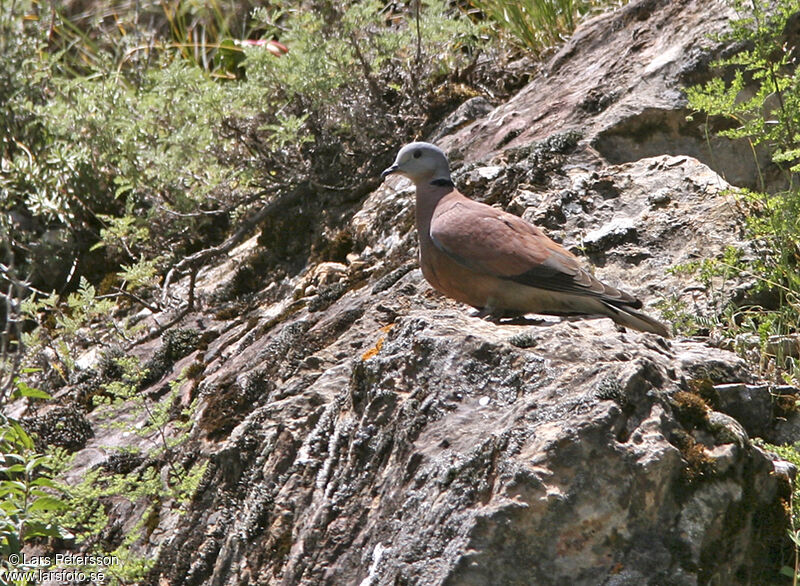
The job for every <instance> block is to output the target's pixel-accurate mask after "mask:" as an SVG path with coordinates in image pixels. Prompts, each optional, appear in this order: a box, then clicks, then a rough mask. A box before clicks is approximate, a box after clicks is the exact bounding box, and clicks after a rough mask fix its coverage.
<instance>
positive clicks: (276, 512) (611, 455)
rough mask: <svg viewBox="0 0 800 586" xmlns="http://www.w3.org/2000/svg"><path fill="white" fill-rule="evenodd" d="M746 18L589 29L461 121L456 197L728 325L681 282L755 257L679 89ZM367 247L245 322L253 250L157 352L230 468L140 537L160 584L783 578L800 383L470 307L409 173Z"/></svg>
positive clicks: (655, 12) (197, 444) (696, 9)
mask: <svg viewBox="0 0 800 586" xmlns="http://www.w3.org/2000/svg"><path fill="white" fill-rule="evenodd" d="M725 16H726V15H725V14H724V12H723V11H722V10H721V5H720V4H717V3H708V2H702V1H681V2H666V1H654V0H639V1H634V2H631V3H630V4H629V5H628V6H626V7H625V8H623V9H620V10H618V11H616V12H614V13H613V14H610V15H605V16H601V17H598V18H597V19H595V20H593V21H591V22H590V23H588V24H586V25H585V26H584V27H583V28H582V29H581V30H579V31H578V33H577V34H576V37H575V39H573V40H572V41H571V42H570V43H568V44H567V45H566V46H565V47H564V48H563V49H562V50H561V51H560V52H559V53H558V54H557V55H556V56H555V57H554V58H553V59H552V60H551V62H550V63H549V66H548V68H547V75H543V76H541V77H539V78H537V79H536V80H535V81H533V82H532V83H531V84H530V85H529V86H528V87H527V88H525V89H524V90H523V91H522V92H521V93H520V94H519V95H518V96H516V97H515V98H513V99H512V100H511V101H509V102H508V103H506V104H503V105H500V106H499V107H497V108H495V109H494V110H492V111H491V112H488V113H487V112H486V104H485V103H484V102H481V101H478V102H473V103H472V104H471V105H469V106H468V107H465V108H464V109H463V110H462V111H460V112H459V113H457V115H454V117H452V119H449V120H447V121H445V123H443V125H442V126H441V127H440V129H439V131H438V132H439V133H440V135H441V137H442V140H441V144H443V145H444V146H445V147H447V148H448V149H450V152H451V153H452V154H453V155H454V160H455V163H456V164H455V167H456V169H455V171H456V172H455V178H456V182H457V184H458V185H459V187H460V188H462V191H463V192H464V193H466V194H468V195H472V196H473V197H476V198H479V199H481V200H483V201H486V202H488V203H490V204H495V205H500V206H502V207H504V208H505V209H508V210H510V211H512V212H515V213H518V214H520V215H522V216H523V217H525V218H526V219H528V220H530V221H532V222H534V223H536V224H538V225H540V226H542V227H543V228H544V229H546V230H547V231H548V232H549V233H550V234H551V235H552V236H553V237H554V238H555V239H557V240H559V241H561V242H563V243H564V245H565V246H567V247H569V248H571V249H572V250H573V251H575V252H576V253H579V254H583V255H585V256H587V257H588V260H589V261H591V263H593V264H594V265H595V266H596V267H597V268H596V272H597V275H598V276H599V277H600V278H601V279H603V280H604V281H606V282H609V283H611V284H615V285H617V284H618V285H620V286H621V287H622V288H623V289H626V290H629V291H631V292H632V293H634V294H636V295H637V296H639V297H641V298H642V299H643V300H644V302H645V306H646V307H647V311H648V312H650V313H653V314H654V315H658V313H659V310H660V311H662V312H663V313H664V314H665V316H666V317H669V314H668V312H669V311H670V310H671V309H674V308H675V307H678V306H680V307H689V308H691V310H692V311H693V312H696V313H698V314H701V315H702V314H703V313H704V312H706V311H708V312H710V311H713V309H714V304H715V298H714V296H712V295H707V294H706V292H705V289H704V288H705V285H704V284H703V283H700V282H697V281H696V280H694V277H692V276H691V275H686V274H683V273H680V272H674V271H670V270H669V269H670V268H671V267H674V266H676V265H679V264H682V263H687V262H690V261H692V260H695V259H698V258H708V257H713V256H716V255H719V254H722V253H723V251H724V250H725V248H726V247H729V246H733V247H737V248H741V249H745V248H746V246H745V244H743V243H742V242H740V240H739V228H738V227H737V216H736V214H735V211H734V209H733V206H731V201H730V199H728V196H726V195H725V189H726V187H727V186H728V183H726V181H725V180H723V179H722V177H721V176H720V174H719V171H720V170H721V169H720V167H719V166H714V169H716V171H715V170H712V168H711V166H709V165H707V164H706V163H708V162H709V161H708V160H707V159H704V158H703V156H702V153H701V152H700V150H699V147H698V149H695V150H692V148H694V147H692V148H689V147H687V146H686V145H689V144H690V143H691V144H693V145H695V146H697V145H698V144H699V141H700V140H701V137H700V136H699V135H698V134H697V129H696V128H695V127H693V126H692V125H691V124H689V123H685V113H686V112H685V104H684V103H683V101H682V100H683V98H682V97H681V94H680V85H681V84H682V83H683V82H685V81H686V80H688V79H692V80H694V79H696V78H698V77H699V78H702V75H703V71H704V68H705V67H706V66H707V64H708V61H709V60H710V57H711V55H713V54H715V52H716V51H719V50H721V49H720V48H718V47H714V46H713V44H712V43H711V41H709V40H707V39H706V37H705V35H706V33H707V32H712V31H716V30H719V29H720V28H721V27H722V26H724V22H725ZM545 98H546V99H545ZM476 117H477V120H474V119H475V118H476ZM471 120H474V121H472V122H471ZM646 128H649V129H650V130H648V131H647V132H645V129H646ZM682 141H683V142H682ZM692 141H694V142H692ZM730 148H731V149H733V151H735V149H736V148H738V147H736V146H735V145H731V146H730ZM733 151H732V152H733ZM731 156H738V155H731ZM704 161H705V162H704ZM737 169H738V167H737ZM739 170H741V171H742V173H743V178H742V179H741V181H742V183H745V184H746V183H747V181H748V178H747V177H746V175H747V171H746V170H744V169H739ZM725 173H726V174H727V176H728V179H731V180H733V179H736V181H739V176H738V175H733V174H732V171H731V173H728V171H725ZM732 178H733V179H732ZM342 229H343V230H346V231H347V234H348V238H351V239H352V242H353V252H352V253H351V254H349V255H348V256H347V264H345V263H339V262H336V263H333V262H329V263H324V264H319V265H315V266H309V267H307V268H306V270H305V271H304V272H303V273H302V274H300V275H299V276H297V277H295V278H292V279H286V280H284V281H283V282H282V283H280V284H275V283H271V281H270V276H269V275H259V276H258V278H262V279H263V286H262V287H257V286H252V284H251V286H249V287H248V291H249V292H253V291H255V292H254V293H249V294H248V295H249V296H248V297H247V299H246V301H242V302H241V303H240V304H239V305H235V304H234V305H229V306H226V307H225V308H224V309H220V308H219V307H217V306H216V305H215V303H216V301H215V300H218V299H220V298H222V297H224V295H223V294H222V293H221V292H224V291H229V290H230V287H229V283H228V281H230V280H231V279H232V278H233V277H232V275H234V274H248V275H253V274H254V272H253V271H252V270H250V271H249V272H242V271H241V268H242V267H243V266H246V265H247V263H248V259H249V258H252V256H253V254H254V251H255V250H256V249H257V247H258V244H257V237H254V238H253V239H252V240H250V241H249V242H247V243H246V244H244V245H242V246H241V247H239V248H238V249H237V250H235V251H234V252H233V253H232V254H231V255H230V257H229V258H228V259H227V260H226V261H225V262H223V263H220V264H219V265H218V266H215V267H209V268H206V269H204V270H202V271H201V272H200V273H199V274H198V276H197V299H196V303H197V310H196V311H195V312H194V313H191V314H189V315H188V316H187V317H186V318H185V319H184V320H183V323H182V324H181V328H182V331H183V332H184V335H182V336H177V337H178V338H180V339H184V338H186V336H188V335H189V334H186V332H193V334H192V335H193V336H195V338H196V339H195V338H193V340H195V341H196V342H197V343H196V344H195V345H194V346H191V347H188V346H187V347H185V348H184V347H181V349H180V351H178V350H175V349H173V350H169V348H167V345H166V344H163V345H162V346H161V350H159V344H158V343H157V342H155V341H151V342H149V343H147V344H144V345H139V346H137V347H135V348H134V349H133V352H134V353H137V354H139V355H141V356H142V357H145V358H153V359H154V360H155V359H156V358H157V359H159V360H160V362H158V363H157V364H158V365H160V366H159V368H160V369H161V370H160V372H161V373H165V374H164V375H163V378H160V379H158V380H153V381H152V385H151V386H150V387H149V388H147V389H145V390H144V394H145V395H148V396H151V397H155V398H158V397H161V396H163V389H165V388H166V386H165V385H166V383H167V382H169V381H170V380H175V379H176V378H177V377H178V373H180V372H181V371H182V370H184V369H185V368H187V367H190V368H191V369H192V376H191V377H190V379H191V380H189V381H184V383H183V385H182V386H181V387H180V389H179V390H180V402H181V403H182V404H183V405H188V404H189V403H190V402H191V401H192V400H194V399H196V400H197V401H198V403H197V404H198V408H197V410H196V411H195V412H194V414H193V415H192V417H193V420H192V423H193V426H192V428H191V433H190V436H189V438H188V440H187V441H186V442H185V443H184V444H183V447H182V448H181V454H180V457H181V458H182V459H183V461H188V462H200V461H208V462H209V466H208V468H207V469H206V472H205V475H204V476H203V479H202V482H201V483H200V485H199V487H198V488H197V490H196V492H195V493H194V495H193V498H192V500H191V502H190V503H189V505H188V507H185V510H180V509H179V507H177V506H173V505H175V502H174V501H170V500H165V501H164V502H161V503H160V509H159V511H158V514H157V515H156V516H155V517H154V518H153V520H152V522H151V523H150V524H149V525H148V531H147V532H146V533H145V534H144V535H143V537H142V538H141V539H140V540H139V541H137V542H136V543H135V544H133V546H132V547H133V549H134V550H135V551H136V552H138V553H139V554H140V555H142V556H146V557H149V558H152V559H155V565H154V567H153V568H152V570H151V571H150V574H149V577H148V581H149V582H150V583H153V584H156V583H158V584H171V585H190V584H191V585H194V584H209V585H211V584H213V585H234V584H284V585H287V586H288V585H298V584H306V585H312V584H313V585H321V584H330V585H334V584H336V585H340V584H355V585H362V586H377V585H384V584H385V585H389V584H394V585H397V584H408V585H411V584H414V585H445V584H447V585H476V586H477V585H486V584H499V585H500V584H502V585H506V584H508V585H511V584H543V585H544V584H587V585H589V584H592V585H594V584H608V585H612V584H613V585H628V584H637V585H638V584H653V585H656V584H657V585H666V584H675V585H678V584H681V585H683V584H687V585H688V584H770V583H777V582H778V571H779V569H780V566H781V565H782V564H785V563H786V560H787V559H788V556H789V550H788V549H787V548H788V544H787V543H786V539H785V536H786V528H787V524H788V512H787V503H788V502H789V498H790V491H791V488H790V476H791V475H792V474H793V469H792V468H791V467H790V466H787V465H785V463H778V462H777V461H776V458H775V457H774V456H771V455H769V454H767V453H765V452H764V451H763V450H762V449H760V448H759V447H758V446H757V445H755V444H754V443H753V441H752V440H751V438H752V437H754V436H763V437H768V438H770V439H777V438H780V439H781V440H782V441H795V440H796V433H795V430H797V429H798V421H797V415H796V413H795V412H793V411H792V409H791V408H790V405H789V403H791V402H792V401H791V399H793V398H794V397H795V396H796V389H793V388H790V387H785V388H781V389H780V393H781V396H786V397H790V400H789V402H788V403H786V404H785V405H784V407H786V408H784V409H777V408H775V407H774V406H772V404H771V403H770V402H769V397H770V396H771V394H770V393H772V392H773V391H774V390H775V389H774V388H771V387H770V386H769V385H766V384H764V383H763V382H760V381H757V380H755V377H754V375H753V374H752V373H751V372H749V370H748V367H747V365H746V363H745V362H743V361H742V360H741V359H740V358H738V357H737V356H736V355H734V354H733V353H731V352H729V351H727V350H725V349H722V348H717V347H713V346H712V345H709V344H708V343H707V342H708V340H702V339H674V340H663V339H660V338H657V337H654V336H652V335H649V334H641V333H636V332H625V331H620V330H618V329H617V328H616V327H615V326H614V325H613V323H612V322H611V321H610V320H583V321H570V320H559V319H556V318H545V319H543V320H542V321H541V322H540V323H539V324H538V325H528V326H512V325H495V324H491V323H487V322H485V321H482V320H480V319H477V318H474V317H470V316H469V311H468V309H467V308H464V307H463V306H459V305H458V304H456V303H454V302H451V301H449V300H447V299H444V298H443V297H441V296H440V295H439V294H437V293H436V292H434V291H433V290H432V289H431V288H430V287H429V286H428V285H427V283H426V282H425V281H424V280H423V279H422V276H421V274H420V271H419V269H418V268H417V264H416V261H415V255H416V236H415V233H414V229H413V197H412V190H411V188H410V187H409V186H408V185H407V184H405V183H402V182H393V183H390V184H388V185H384V186H382V187H381V188H380V189H378V190H377V191H376V192H374V193H373V194H371V195H370V196H369V197H367V198H366V200H365V201H363V202H362V203H360V204H359V205H358V207H357V209H354V214H353V216H352V220H351V222H350V224H349V225H348V226H347V227H343V228H342ZM237 271H239V272H238V273H237ZM187 287H188V281H184V282H181V283H178V284H176V286H175V288H174V289H173V291H172V293H173V294H177V295H180V294H182V293H184V292H185V291H186V288H187ZM717 293H718V294H721V295H729V296H732V295H734V294H735V293H736V292H735V291H722V292H721V293H720V292H717ZM226 295H227V294H226ZM148 319H151V320H152V318H148ZM173 338H176V336H172V337H171V338H170V339H173ZM170 348H171V346H170ZM167 358H169V360H167ZM154 364H155V362H154ZM130 416H131V417H132V420H133V422H134V424H135V421H136V419H135V418H136V417H137V416H138V417H141V418H143V417H145V416H144V415H142V414H139V415H135V414H131V415H130ZM777 420H780V424H777V423H776V421H777ZM161 431H162V432H165V433H166V435H168V436H169V435H174V434H177V431H176V428H172V427H169V426H167V428H166V430H161ZM84 435H86V434H84ZM81 441H82V443H81V446H83V445H85V447H83V448H82V449H81V450H80V451H78V452H77V455H76V459H75V462H74V465H73V468H72V470H71V471H70V472H69V473H68V475H69V477H70V478H78V477H80V475H81V474H82V473H83V472H84V471H85V470H87V469H89V468H91V467H92V466H97V465H105V464H107V462H106V460H107V459H108V458H107V456H106V454H107V452H106V451H105V448H103V446H112V447H113V446H122V445H126V442H128V444H130V443H132V442H140V443H142V444H143V443H144V441H145V440H144V439H142V438H138V439H135V438H125V437H123V436H120V435H119V434H117V435H114V432H113V431H109V430H102V429H96V430H95V437H93V438H91V437H84V436H82V437H81ZM166 468H167V467H166V465H165V466H164V469H163V470H162V471H161V472H162V473H163V475H165V477H166V476H167V475H168V474H169V472H168V471H167V470H166ZM120 510H122V509H120ZM136 511H138V509H135V510H132V509H128V510H127V513H125V514H123V513H122V512H120V513H118V515H117V517H118V518H116V519H114V522H115V523H117V524H118V525H119V526H124V527H129V526H130V525H131V524H133V523H136V522H138V519H136V518H135V513H136ZM126 514H127V516H125V515H126Z"/></svg>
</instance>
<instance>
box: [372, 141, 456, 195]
mask: <svg viewBox="0 0 800 586" xmlns="http://www.w3.org/2000/svg"><path fill="white" fill-rule="evenodd" d="M393 173H398V174H400V175H405V176H406V177H408V178H409V179H411V181H413V182H414V183H416V184H417V185H420V184H422V183H431V182H434V181H442V182H446V183H447V184H450V185H452V179H451V178H450V165H449V163H448V162H447V156H446V155H445V154H444V152H443V151H442V149H440V148H439V147H436V146H434V145H432V144H430V143H428V142H412V143H410V144H407V145H406V146H404V147H403V148H401V149H400V152H399V153H397V158H396V159H395V160H394V164H393V165H392V166H391V167H389V168H388V169H386V170H385V171H384V172H383V173H381V177H382V178H384V179H385V178H386V176H387V175H391V174H393Z"/></svg>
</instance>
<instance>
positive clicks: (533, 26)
mask: <svg viewBox="0 0 800 586" xmlns="http://www.w3.org/2000/svg"><path fill="white" fill-rule="evenodd" d="M470 1H471V3H472V5H473V6H475V7H476V8H477V9H479V10H480V11H481V12H482V13H483V14H484V15H485V16H486V17H487V18H488V19H490V20H491V21H493V22H495V23H496V24H497V25H498V26H500V28H501V29H502V30H504V31H506V32H507V33H508V34H509V35H511V37H512V38H513V39H514V41H515V42H516V43H517V44H519V45H520V46H522V47H524V48H525V49H527V50H529V51H532V52H533V53H535V54H537V55H538V54H541V53H543V52H545V51H547V50H548V49H551V48H552V47H555V46H557V45H559V44H561V43H562V42H563V41H564V40H565V39H566V38H567V37H568V36H569V35H570V34H572V31H573V30H575V27H576V26H577V24H578V21H579V20H580V19H581V18H583V17H585V16H586V15H587V14H591V13H593V12H597V11H599V10H603V9H605V8H607V7H609V6H620V5H622V4H624V3H625V2H621V1H615V0H522V1H521V2H520V1H513V0H470Z"/></svg>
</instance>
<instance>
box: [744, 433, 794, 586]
mask: <svg viewBox="0 0 800 586" xmlns="http://www.w3.org/2000/svg"><path fill="white" fill-rule="evenodd" d="M754 443H755V444H756V445H758V446H759V447H761V448H763V449H765V450H767V451H770V452H773V453H775V454H776V455H777V456H778V457H779V458H780V459H781V460H786V461H787V462H791V463H792V464H794V465H795V466H796V467H797V468H800V445H798V444H793V445H787V446H778V445H775V444H770V443H767V442H765V441H763V440H760V439H755V440H754ZM789 504H790V507H789V509H790V510H789V514H790V519H791V528H790V529H789V539H790V540H791V541H792V543H793V544H794V548H795V567H794V568H791V567H789V566H784V567H783V568H781V574H782V575H784V576H788V577H789V578H792V579H793V580H794V583H795V584H796V583H797V580H798V579H800V574H798V568H800V485H798V483H797V482H794V483H793V487H792V495H791V501H790V503H789Z"/></svg>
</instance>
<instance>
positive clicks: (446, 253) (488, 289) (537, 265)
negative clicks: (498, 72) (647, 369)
mask: <svg viewBox="0 0 800 586" xmlns="http://www.w3.org/2000/svg"><path fill="white" fill-rule="evenodd" d="M393 173H398V174H400V175H404V176H406V177H408V178H409V179H411V180H412V181H413V182H414V184H415V185H416V188H417V203H416V220H417V231H418V232H419V259H420V265H421V267H422V274H423V275H424V276H425V278H426V279H427V280H428V282H429V283H430V284H431V285H432V286H433V287H434V289H436V290H438V291H440V292H442V293H444V294H445V295H447V296H448V297H452V298H453V299H455V300H457V301H460V302H462V303H467V304H469V305H471V306H473V307H475V308H477V309H478V310H479V313H478V315H480V316H482V317H493V318H501V317H513V316H520V315H524V314H527V313H538V314H550V315H562V316H564V315H585V316H607V317H610V318H611V319H612V320H614V321H615V322H616V323H618V324H619V325H621V326H625V327H629V328H633V329H635V330H641V331H643V332H652V333H655V334H658V335H659V336H664V337H669V336H670V334H669V330H668V329H667V327H666V326H665V325H664V324H662V323H660V322H658V321H656V320H654V319H653V318H651V317H649V316H647V315H645V314H643V313H641V312H640V311H637V310H638V309H640V308H641V307H642V302H641V301H639V300H638V299H636V298H635V297H633V296H632V295H629V294H628V293H625V292H624V291H620V290H619V289H616V288H614V287H611V286H610V285H606V284H605V283H602V282H600V281H599V280H597V279H596V278H595V277H593V276H592V275H591V274H590V273H589V272H587V271H586V270H584V269H583V268H582V267H581V265H580V263H579V262H578V259H577V257H575V255H573V254H572V253H570V252H569V251H568V250H566V249H565V248H563V247H562V246H560V245H558V244H556V243H555V242H553V241H552V240H550V238H548V237H547V236H545V234H544V233H543V232H542V231H541V230H540V229H539V228H537V227H536V226H533V225H531V224H529V223H528V222H526V221H525V220H523V219H522V218H520V217H518V216H515V215H513V214H509V213H506V212H503V211H501V210H498V209H495V208H493V207H491V206H488V205H486V204H482V203H479V202H476V201H473V200H471V199H469V198H467V197H465V196H464V195H462V194H461V193H460V192H459V191H458V190H457V189H456V188H455V186H454V184H453V180H452V178H451V176H450V165H449V164H448V161H447V157H446V156H445V154H444V152H442V150H441V149H439V148H437V147H436V146H434V145H432V144H429V143H425V142H413V143H411V144H408V145H406V146H404V147H403V148H402V149H400V152H399V153H398V154H397V159H395V162H394V164H393V165H392V166H391V167H389V168H388V169H386V170H385V171H384V172H383V174H382V177H384V178H385V177H386V176H387V175H390V174H393Z"/></svg>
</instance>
